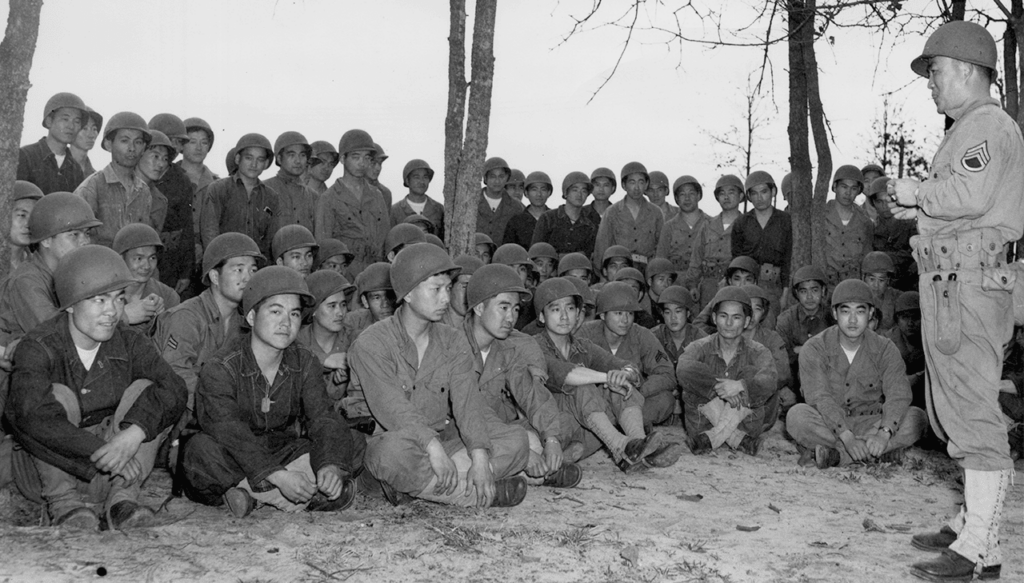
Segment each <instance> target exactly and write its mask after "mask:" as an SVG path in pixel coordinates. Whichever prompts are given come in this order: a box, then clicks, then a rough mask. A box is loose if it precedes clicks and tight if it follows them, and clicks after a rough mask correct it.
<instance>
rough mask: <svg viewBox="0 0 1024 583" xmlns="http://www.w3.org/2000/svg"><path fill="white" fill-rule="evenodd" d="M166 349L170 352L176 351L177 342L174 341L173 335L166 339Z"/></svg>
mask: <svg viewBox="0 0 1024 583" xmlns="http://www.w3.org/2000/svg"><path fill="white" fill-rule="evenodd" d="M167 347H168V348H170V349H171V350H177V349H178V341H177V340H175V339H174V335H173V334H172V335H170V336H168V337H167Z"/></svg>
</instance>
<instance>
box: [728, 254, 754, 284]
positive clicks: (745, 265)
mask: <svg viewBox="0 0 1024 583" xmlns="http://www.w3.org/2000/svg"><path fill="white" fill-rule="evenodd" d="M737 269H742V270H743V271H746V272H747V273H749V274H751V275H753V276H754V277H755V278H756V277H757V276H758V275H759V274H760V272H761V266H760V265H758V263H757V260H756V259H754V258H753V257H747V256H746V255H740V256H739V257H735V258H733V260H732V261H730V262H729V267H727V268H726V269H725V279H729V278H730V277H732V274H733V272H734V271H736V270H737Z"/></svg>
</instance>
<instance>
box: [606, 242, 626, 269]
mask: <svg viewBox="0 0 1024 583" xmlns="http://www.w3.org/2000/svg"><path fill="white" fill-rule="evenodd" d="M615 257H625V258H626V259H628V260H629V264H630V265H633V254H632V253H630V252H629V249H626V248H625V247H623V246H622V245H612V246H610V247H608V248H607V249H605V250H604V255H603V256H602V257H601V267H602V268H603V267H607V266H608V262H609V261H610V260H612V259H613V258H615Z"/></svg>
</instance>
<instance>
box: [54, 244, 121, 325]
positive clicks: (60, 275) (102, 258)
mask: <svg viewBox="0 0 1024 583" xmlns="http://www.w3.org/2000/svg"><path fill="white" fill-rule="evenodd" d="M132 281H133V280H132V274H131V273H129V272H128V266H127V265H125V262H124V260H123V259H121V256H120V255H118V254H117V252H115V251H114V250H113V249H111V248H109V247H104V246H103V245H84V246H82V247H79V248H77V249H74V250H72V251H70V252H69V253H68V254H67V255H65V256H64V257H63V258H61V260H60V262H59V263H57V268H56V269H54V270H53V287H54V289H55V290H56V292H57V302H58V303H59V306H58V307H57V309H58V310H61V311H64V310H66V309H68V308H70V307H71V306H73V305H75V304H77V303H78V302H80V301H82V300H87V299H89V298H92V297H95V296H98V295H101V294H105V293H109V292H112V291H116V290H119V289H124V288H126V287H128V285H129V284H131V283H132Z"/></svg>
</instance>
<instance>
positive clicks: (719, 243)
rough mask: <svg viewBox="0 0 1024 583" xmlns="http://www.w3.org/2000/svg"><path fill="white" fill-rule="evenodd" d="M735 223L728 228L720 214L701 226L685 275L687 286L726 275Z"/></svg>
mask: <svg viewBox="0 0 1024 583" xmlns="http://www.w3.org/2000/svg"><path fill="white" fill-rule="evenodd" d="M733 225H735V223H733V224H731V225H729V228H726V227H725V223H724V222H722V215H720V214H719V215H718V216H716V217H713V218H710V219H708V220H707V221H705V222H704V223H703V224H702V225H701V226H700V227H699V229H698V231H697V233H696V234H695V235H694V242H693V252H692V254H691V255H690V262H689V266H688V267H687V270H686V276H685V277H684V281H685V284H686V286H687V287H690V288H692V287H693V286H695V285H697V284H698V283H700V281H701V280H704V279H707V280H710V281H713V282H717V281H718V280H720V279H722V278H724V277H725V270H726V269H727V268H728V267H729V262H731V261H732V228H733ZM709 299H710V298H709Z"/></svg>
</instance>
